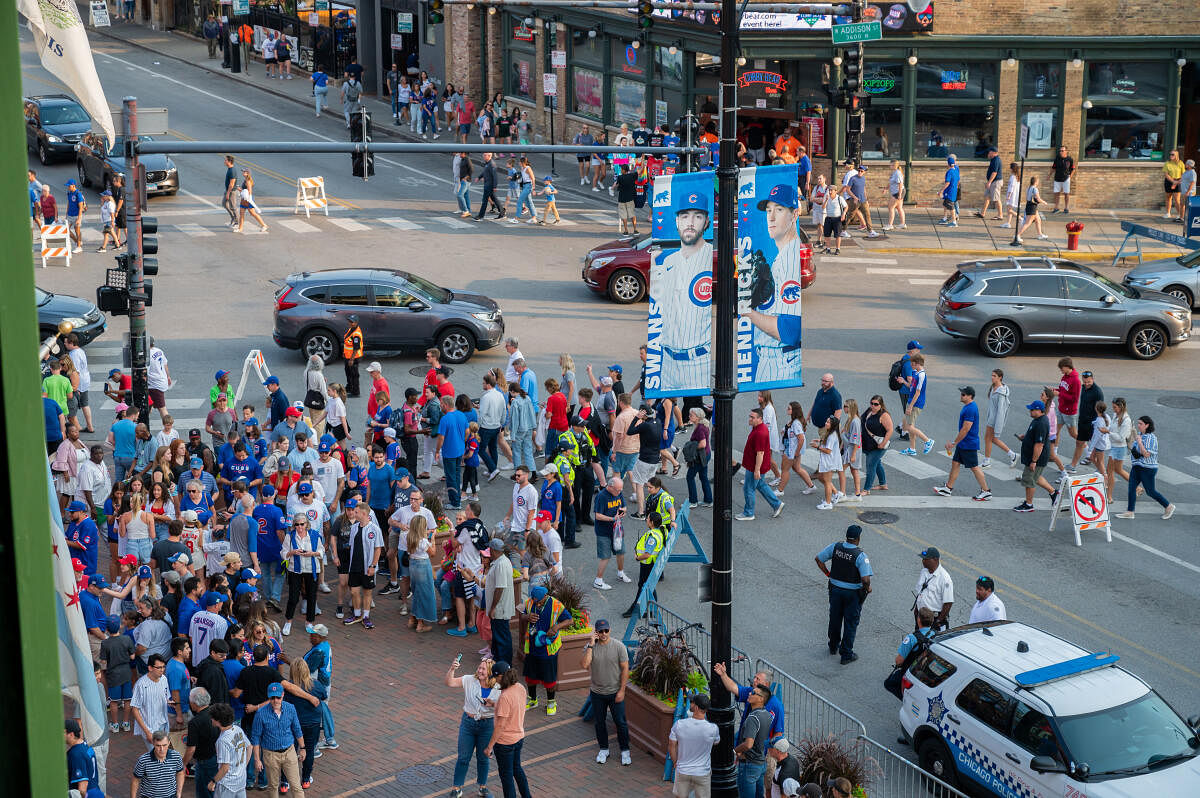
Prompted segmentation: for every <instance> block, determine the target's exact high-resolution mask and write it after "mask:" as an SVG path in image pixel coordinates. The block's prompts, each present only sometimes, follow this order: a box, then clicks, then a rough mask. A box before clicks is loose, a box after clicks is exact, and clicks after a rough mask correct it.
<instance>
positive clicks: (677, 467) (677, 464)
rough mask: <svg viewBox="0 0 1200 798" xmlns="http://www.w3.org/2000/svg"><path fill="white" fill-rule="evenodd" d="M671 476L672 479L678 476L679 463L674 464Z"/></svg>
mask: <svg viewBox="0 0 1200 798" xmlns="http://www.w3.org/2000/svg"><path fill="white" fill-rule="evenodd" d="M671 476H673V477H677V476H679V463H676V464H675V467H674V468H672V469H671Z"/></svg>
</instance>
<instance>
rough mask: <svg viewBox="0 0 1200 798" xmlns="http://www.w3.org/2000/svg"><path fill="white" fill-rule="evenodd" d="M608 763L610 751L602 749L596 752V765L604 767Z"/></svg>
mask: <svg viewBox="0 0 1200 798" xmlns="http://www.w3.org/2000/svg"><path fill="white" fill-rule="evenodd" d="M607 761H608V749H607V748H601V749H600V750H599V751H597V752H596V764H598V765H603V764H604V763H605V762H607Z"/></svg>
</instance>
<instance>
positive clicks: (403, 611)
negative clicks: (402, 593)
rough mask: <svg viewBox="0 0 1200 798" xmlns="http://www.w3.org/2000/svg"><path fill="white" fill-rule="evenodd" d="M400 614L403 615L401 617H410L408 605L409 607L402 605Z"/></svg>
mask: <svg viewBox="0 0 1200 798" xmlns="http://www.w3.org/2000/svg"><path fill="white" fill-rule="evenodd" d="M400 614H401V615H408V605H407V604H401V605H400Z"/></svg>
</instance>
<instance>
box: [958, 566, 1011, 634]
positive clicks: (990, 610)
mask: <svg viewBox="0 0 1200 798" xmlns="http://www.w3.org/2000/svg"><path fill="white" fill-rule="evenodd" d="M1007 618H1008V615H1007V614H1006V613H1005V610H1004V602H1003V601H1001V600H1000V597H999V596H997V595H996V582H995V580H994V579H992V578H991V577H990V576H981V577H979V578H978V579H976V580H975V606H974V607H972V608H971V620H969V621H967V623H983V622H985V621H1003V620H1006V619H1007Z"/></svg>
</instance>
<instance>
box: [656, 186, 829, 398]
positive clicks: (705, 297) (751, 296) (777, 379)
mask: <svg viewBox="0 0 1200 798" xmlns="http://www.w3.org/2000/svg"><path fill="white" fill-rule="evenodd" d="M798 177H799V173H798V169H797V167H796V166H795V165H794V164H793V165H783V166H768V167H759V168H757V169H742V170H741V171H740V173H739V177H738V208H737V252H736V256H737V269H738V320H737V343H736V346H737V353H736V364H737V366H736V367H737V382H738V390H739V391H754V390H759V389H763V388H783V387H791V386H798V385H803V384H804V383H803V379H802V377H801V368H800V344H801V340H800V339H801V321H800V319H801V317H800V306H801V302H800V294H801V289H802V286H803V272H804V267H805V266H806V265H810V264H811V259H812V247H811V246H809V244H808V243H807V240H806V239H805V238H804V237H803V235H802V233H801V232H800V229H799V226H798V223H799V215H800V202H799V199H800V197H799V192H798V190H797V180H798ZM653 197H654V201H653V205H654V208H653V210H654V213H653V226H652V236H653V239H654V242H655V246H654V247H653V248H652V249H651V256H650V257H651V266H650V305H649V312H648V317H647V336H646V386H645V395H646V396H647V398H656V397H662V396H697V395H704V394H707V393H709V392H710V391H711V389H712V370H713V363H714V361H713V354H712V353H713V326H712V319H713V314H712V301H713V291H714V286H713V267H714V262H713V246H712V222H713V215H712V214H713V210H714V206H715V198H714V193H713V177H712V174H711V173H695V172H693V173H689V174H679V175H667V176H660V177H657V178H655V180H654V191H653Z"/></svg>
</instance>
